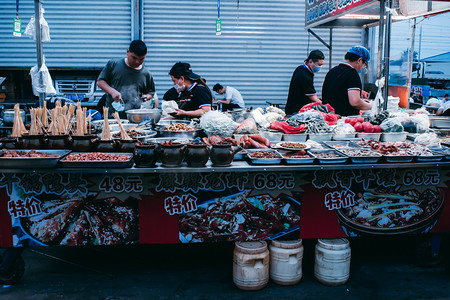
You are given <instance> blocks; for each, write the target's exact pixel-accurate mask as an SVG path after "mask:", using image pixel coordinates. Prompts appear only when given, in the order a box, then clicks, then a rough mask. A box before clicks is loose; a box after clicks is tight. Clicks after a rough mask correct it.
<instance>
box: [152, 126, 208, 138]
mask: <svg viewBox="0 0 450 300" xmlns="http://www.w3.org/2000/svg"><path fill="white" fill-rule="evenodd" d="M157 132H158V136H159V137H170V138H178V139H180V138H183V139H190V140H193V139H195V138H196V137H199V136H202V135H203V134H204V133H203V130H202V129H200V128H197V127H193V126H189V125H187V124H185V123H174V124H171V125H168V126H164V127H160V128H159V129H157Z"/></svg>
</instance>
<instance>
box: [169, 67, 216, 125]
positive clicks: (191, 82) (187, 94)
mask: <svg viewBox="0 0 450 300" xmlns="http://www.w3.org/2000/svg"><path fill="white" fill-rule="evenodd" d="M169 75H170V78H171V79H172V81H173V83H174V85H175V86H174V87H175V89H176V90H177V91H178V92H181V95H180V100H178V109H176V111H175V112H174V113H172V114H171V115H172V116H173V117H176V118H183V117H187V118H198V117H201V116H202V115H203V114H205V113H207V112H208V111H210V110H211V103H212V93H211V91H210V89H209V87H208V86H207V85H206V82H205V80H204V79H203V78H201V77H200V75H198V74H195V73H194V72H192V70H191V65H190V64H188V63H185V62H177V63H176V64H174V65H173V66H172V68H171V69H170V71H169Z"/></svg>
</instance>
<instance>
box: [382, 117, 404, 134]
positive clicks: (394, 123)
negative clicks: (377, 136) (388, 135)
mask: <svg viewBox="0 0 450 300" xmlns="http://www.w3.org/2000/svg"><path fill="white" fill-rule="evenodd" d="M380 127H381V130H382V131H383V132H403V129H404V128H403V125H402V123H401V122H400V121H399V120H397V119H386V120H384V121H383V122H381V124H380Z"/></svg>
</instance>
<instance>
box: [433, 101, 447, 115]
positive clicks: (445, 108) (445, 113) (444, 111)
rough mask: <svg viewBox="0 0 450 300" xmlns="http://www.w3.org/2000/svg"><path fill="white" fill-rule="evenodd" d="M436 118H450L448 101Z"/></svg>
mask: <svg viewBox="0 0 450 300" xmlns="http://www.w3.org/2000/svg"><path fill="white" fill-rule="evenodd" d="M436 116H450V101H447V102H445V103H444V105H442V106H441V107H440V108H439V109H438V111H437V112H436Z"/></svg>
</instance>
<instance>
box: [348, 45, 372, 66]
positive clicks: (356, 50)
mask: <svg viewBox="0 0 450 300" xmlns="http://www.w3.org/2000/svg"><path fill="white" fill-rule="evenodd" d="M347 52H348V53H353V54H356V55H358V56H359V57H361V58H362V59H364V60H365V61H367V62H369V61H370V52H369V50H367V49H366V48H364V47H363V46H353V47H351V48H350V49H348V51H347Z"/></svg>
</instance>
